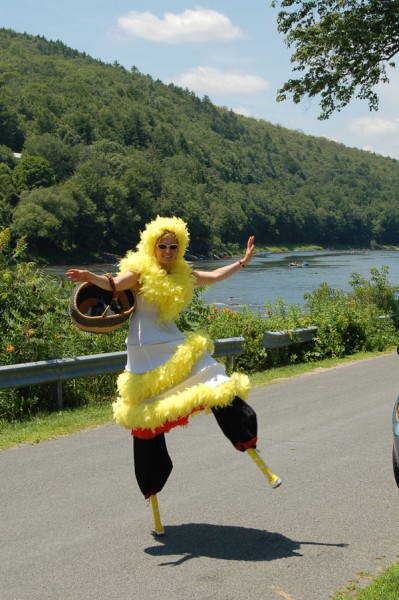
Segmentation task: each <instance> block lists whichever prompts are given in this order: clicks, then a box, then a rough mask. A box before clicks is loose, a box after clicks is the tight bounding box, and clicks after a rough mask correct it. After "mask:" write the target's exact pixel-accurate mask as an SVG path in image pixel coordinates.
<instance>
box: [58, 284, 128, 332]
mask: <svg viewBox="0 0 399 600" xmlns="http://www.w3.org/2000/svg"><path fill="white" fill-rule="evenodd" d="M108 278H109V280H110V282H111V286H112V287H113V291H110V290H103V289H101V288H99V287H98V286H96V285H93V284H92V283H82V284H81V285H79V286H78V287H77V288H76V289H75V290H74V292H73V294H72V296H71V300H70V303H69V314H70V316H71V320H72V323H73V324H74V325H76V327H78V328H79V329H81V330H82V331H89V332H90V333H108V332H109V331H114V330H115V329H118V327H121V325H123V324H124V323H126V321H128V320H129V318H130V316H131V315H132V313H133V311H134V310H135V308H136V297H135V294H134V292H133V291H132V290H130V289H128V290H121V291H116V289H115V285H114V282H113V279H112V277H108Z"/></svg>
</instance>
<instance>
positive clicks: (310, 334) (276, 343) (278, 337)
mask: <svg viewBox="0 0 399 600" xmlns="http://www.w3.org/2000/svg"><path fill="white" fill-rule="evenodd" d="M316 335H317V327H316V325H314V326H311V327H303V328H301V329H289V330H288V331H265V332H264V334H263V338H262V342H263V345H264V347H265V348H266V349H272V348H284V347H285V346H291V345H292V344H303V343H305V342H311V341H312V340H313V338H314V337H315V336H316Z"/></svg>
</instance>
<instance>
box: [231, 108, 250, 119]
mask: <svg viewBox="0 0 399 600" xmlns="http://www.w3.org/2000/svg"><path fill="white" fill-rule="evenodd" d="M231 110H232V111H233V112H235V113H237V115H242V116H243V117H252V114H251V111H249V110H248V109H247V108H245V106H236V107H235V108H234V107H233V108H232V109H231Z"/></svg>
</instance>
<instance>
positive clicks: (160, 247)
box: [157, 244, 179, 250]
mask: <svg viewBox="0 0 399 600" xmlns="http://www.w3.org/2000/svg"><path fill="white" fill-rule="evenodd" d="M178 247H179V246H178V245H177V244H157V248H159V249H160V250H166V248H169V249H170V250H177V249H178Z"/></svg>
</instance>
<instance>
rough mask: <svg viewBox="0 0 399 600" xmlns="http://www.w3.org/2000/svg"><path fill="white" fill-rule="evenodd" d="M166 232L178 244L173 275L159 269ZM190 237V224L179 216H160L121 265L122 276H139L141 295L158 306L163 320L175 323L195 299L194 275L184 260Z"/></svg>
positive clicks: (146, 229)
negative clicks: (158, 249) (158, 252)
mask: <svg viewBox="0 0 399 600" xmlns="http://www.w3.org/2000/svg"><path fill="white" fill-rule="evenodd" d="M165 232H170V233H172V234H173V235H174V236H175V237H176V239H177V241H178V246H179V247H178V251H177V256H176V261H175V262H174V264H173V265H172V268H171V271H170V273H167V272H166V271H165V270H164V269H162V267H160V266H159V264H158V261H157V259H156V257H155V245H156V243H157V241H158V240H159V239H160V238H161V237H162V236H163V235H164V233H165ZM188 240H189V235H188V231H187V227H186V224H185V223H184V221H182V219H179V218H178V217H157V218H156V219H155V220H154V221H152V222H151V223H149V224H148V225H147V226H146V228H145V230H144V231H143V232H142V234H141V238H140V242H139V243H138V245H137V252H132V251H130V252H128V253H127V254H126V256H125V257H124V258H122V260H121V261H120V264H119V273H123V272H125V271H132V272H134V273H138V274H139V276H140V278H139V283H140V285H141V288H140V293H141V294H142V295H143V296H144V298H145V299H146V300H147V301H148V302H152V303H153V304H155V305H156V306H157V308H158V310H159V315H160V320H161V321H173V320H174V319H176V317H177V316H178V315H179V313H180V312H181V311H182V310H183V309H184V308H186V307H187V306H188V305H189V304H190V302H191V299H192V297H193V290H194V276H193V274H192V270H191V267H190V266H189V265H188V264H187V263H186V261H185V260H184V254H185V251H186V248H187V244H188Z"/></svg>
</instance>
